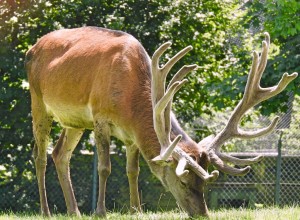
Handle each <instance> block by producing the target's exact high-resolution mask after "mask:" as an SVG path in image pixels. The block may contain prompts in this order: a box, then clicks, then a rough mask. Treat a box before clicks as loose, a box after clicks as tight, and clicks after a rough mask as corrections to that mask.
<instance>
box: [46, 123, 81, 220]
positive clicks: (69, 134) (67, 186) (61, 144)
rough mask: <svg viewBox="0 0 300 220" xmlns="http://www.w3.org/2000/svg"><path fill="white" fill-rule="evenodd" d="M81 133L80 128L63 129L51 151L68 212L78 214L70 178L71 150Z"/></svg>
mask: <svg viewBox="0 0 300 220" xmlns="http://www.w3.org/2000/svg"><path fill="white" fill-rule="evenodd" d="M82 134H83V130H82V129H70V128H68V129H64V130H63V132H62V134H61V136H60V138H59V140H58V142H57V144H56V146H55V149H54V151H53V153H52V157H53V160H54V163H55V166H56V171H57V174H58V179H59V182H60V185H61V188H62V191H63V193H64V197H65V201H66V205H67V209H68V214H69V215H77V216H80V212H79V209H78V206H77V202H76V199H75V196H74V191H73V187H72V183H71V178H70V166H69V164H70V159H71V156H72V152H73V150H74V149H75V147H76V145H77V144H78V142H79V140H80V138H81V136H82Z"/></svg>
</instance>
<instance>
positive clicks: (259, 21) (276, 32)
mask: <svg viewBox="0 0 300 220" xmlns="http://www.w3.org/2000/svg"><path fill="white" fill-rule="evenodd" d="M247 10H248V11H247V14H246V16H245V17H244V21H243V22H244V25H245V27H246V28H250V30H251V31H254V32H255V31H256V30H257V29H258V30H261V29H263V30H264V31H268V32H269V33H270V35H271V40H272V41H273V45H272V47H273V54H271V56H270V59H269V61H268V65H267V68H266V70H265V73H264V76H263V80H262V83H263V85H264V86H272V85H275V84H277V83H278V82H279V80H280V78H281V76H282V74H283V73H284V72H288V73H293V72H300V65H299V63H300V52H299V51H300V35H299V33H300V2H299V1H298V0H288V1H286V0H276V1H272V0H265V1H260V0H254V1H248V3H247ZM258 34H260V33H258ZM299 85H300V79H299V77H298V78H296V80H294V81H293V82H292V83H291V84H290V85H289V86H288V87H287V89H286V90H285V91H284V92H283V93H281V94H280V95H278V96H276V98H273V99H270V100H269V101H268V102H266V103H264V104H263V106H262V109H261V111H262V113H263V114H267V115H269V114H270V113H272V112H277V111H279V110H281V111H285V110H286V108H287V106H286V105H285V103H286V101H287V100H288V94H289V93H290V92H293V93H294V94H299V92H300V91H299Z"/></svg>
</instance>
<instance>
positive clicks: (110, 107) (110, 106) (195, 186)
mask: <svg viewBox="0 0 300 220" xmlns="http://www.w3.org/2000/svg"><path fill="white" fill-rule="evenodd" d="M269 44H270V40H269V35H268V34H266V40H265V41H264V42H263V49H262V53H261V56H259V55H258V53H257V52H254V54H253V64H252V68H251V71H250V73H249V77H248V81H247V85H246V89H245V93H244V97H243V98H242V100H241V101H240V103H239V104H238V105H237V107H236V108H235V110H234V111H233V113H232V115H231V117H230V119H229V121H228V123H227V125H226V126H225V128H224V129H223V130H222V131H221V132H220V133H218V134H217V135H216V136H209V137H207V138H205V139H204V140H203V141H201V142H200V143H199V144H197V143H195V142H194V141H193V140H192V139H191V138H190V137H189V136H188V135H187V134H186V133H185V132H184V131H183V130H182V128H181V127H180V126H179V124H178V122H177V120H176V117H175V115H174V114H173V113H172V111H171V106H172V98H173V95H174V94H175V93H176V92H177V91H178V90H179V88H180V87H181V86H182V85H183V84H184V83H185V82H186V80H185V79H183V78H184V76H185V75H186V74H187V73H188V72H190V71H191V70H193V69H195V68H196V65H189V66H184V67H183V68H181V69H180V70H179V71H178V72H177V74H175V76H174V77H173V79H172V80H171V82H170V84H169V85H168V87H167V88H166V89H165V80H166V76H167V74H168V72H169V71H170V69H171V68H172V66H173V65H174V64H175V63H176V62H177V61H178V60H179V59H181V58H182V57H183V56H184V55H185V54H186V53H187V52H188V51H190V50H191V49H192V47H191V46H189V47H187V48H185V49H183V50H182V51H180V52H179V53H178V54H176V55H175V56H174V57H173V58H172V59H170V60H169V61H168V62H167V63H166V64H165V65H164V66H163V67H159V58H160V57H161V56H162V54H163V53H164V52H165V51H166V49H167V48H169V47H170V43H165V44H163V45H162V46H161V47H159V48H158V49H157V51H156V52H155V53H154V55H153V58H152V60H151V59H150V58H149V56H148V55H147V53H146V51H145V50H144V48H143V46H142V45H141V44H140V43H139V42H138V41H137V40H136V39H135V38H134V37H132V36H131V35H129V34H126V33H123V32H120V31H112V30H108V29H104V28H95V27H83V28H76V29H64V30H58V31H54V32H52V33H50V34H47V35H45V36H44V37H42V38H41V39H40V40H39V41H38V42H37V43H36V44H35V45H34V46H33V47H32V48H31V49H30V50H29V51H28V52H27V54H26V67H27V72H28V80H29V83H30V93H31V105H32V117H33V131H34V137H35V141H36V145H35V148H34V158H35V164H36V175H37V179H38V187H39V194H40V203H41V212H42V213H43V214H44V215H46V216H49V215H50V212H49V208H48V204H47V197H46V188H45V171H46V154H47V150H46V149H47V146H48V141H49V133H50V129H51V124H52V121H53V120H56V121H58V122H59V123H60V124H61V125H62V127H63V128H64V129H63V131H62V134H61V136H60V138H59V140H58V142H57V144H56V146H55V149H54V151H53V154H52V156H53V160H54V162H55V166H56V170H57V173H58V178H59V181H60V184H61V187H62V190H63V193H64V197H65V201H66V205H67V209H68V213H69V214H75V215H80V212H79V210H78V207H77V203H76V199H75V197H74V193H73V188H72V184H71V179H70V168H69V162H70V158H71V154H72V152H73V150H74V148H75V147H76V145H77V143H78V141H79V140H80V138H81V136H82V133H83V131H84V130H85V129H93V130H94V132H95V140H96V145H97V150H98V159H99V164H98V171H99V198H98V203H97V209H96V214H97V215H100V216H105V215H106V208H105V189H106V181H107V178H108V176H109V174H110V172H111V164H110V157H109V145H110V136H115V137H117V138H119V139H120V140H122V141H123V142H124V143H125V144H126V146H127V149H126V156H127V167H126V168H127V175H128V181H129V187H130V206H131V210H132V211H140V210H141V206H140V200H139V194H138V184H137V182H138V174H139V162H138V158H139V153H141V154H142V155H143V157H144V158H145V160H146V161H147V162H148V165H149V166H150V168H151V170H152V172H153V173H154V175H155V176H157V178H158V179H159V180H160V181H161V182H162V184H163V185H164V186H165V187H166V188H167V189H168V190H170V191H171V193H172V194H173V195H174V197H175V199H176V200H177V202H178V203H179V205H180V206H181V207H182V208H183V209H184V210H186V211H187V213H188V214H189V215H190V216H197V215H204V216H205V215H208V210H207V206H206V203H205V199H204V194H203V191H204V186H205V183H206V182H208V181H214V180H215V179H216V178H217V177H218V175H219V172H218V171H217V170H215V171H213V172H212V173H210V174H209V173H208V172H207V167H208V165H209V164H212V165H214V166H215V167H216V168H217V169H218V170H220V171H222V172H225V173H228V174H232V175H245V174H246V173H247V172H249V170H250V167H249V166H247V167H245V168H241V169H238V168H234V167H231V166H229V165H227V162H230V163H233V164H236V165H250V164H253V163H256V162H258V161H260V160H261V159H262V157H261V156H259V157H256V158H252V159H238V158H234V157H231V156H228V155H226V154H223V153H221V152H220V148H221V147H222V145H223V144H224V143H225V141H227V140H229V139H230V138H235V137H239V138H253V137H258V136H261V135H264V134H266V133H268V132H271V131H272V130H273V129H274V128H275V126H276V123H277V121H278V117H276V118H275V119H274V120H273V122H272V123H271V124H270V126H268V127H267V128H264V129H261V130H259V131H253V132H249V131H243V130H241V129H240V128H239V122H240V120H241V118H242V116H243V115H244V113H245V112H246V111H247V110H248V109H249V108H251V107H253V106H255V105H256V104H258V103H260V102H261V101H263V100H266V99H268V98H270V97H272V96H274V95H276V94H278V93H279V92H281V91H282V90H283V89H284V88H285V87H286V86H287V84H288V83H289V82H291V81H292V80H293V79H294V78H295V77H296V76H297V73H293V74H291V75H288V74H284V75H283V77H282V79H281V81H280V82H279V84H278V85H277V86H274V87H271V88H261V87H260V85H259V83H260V79H261V76H262V73H263V71H264V69H265V67H266V61H267V53H268V48H269Z"/></svg>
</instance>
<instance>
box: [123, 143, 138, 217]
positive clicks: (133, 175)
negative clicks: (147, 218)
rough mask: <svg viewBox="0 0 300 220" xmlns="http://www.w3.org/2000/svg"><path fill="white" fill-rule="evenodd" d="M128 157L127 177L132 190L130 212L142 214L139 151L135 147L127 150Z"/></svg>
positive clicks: (132, 146)
mask: <svg viewBox="0 0 300 220" xmlns="http://www.w3.org/2000/svg"><path fill="white" fill-rule="evenodd" d="M126 157H127V164H126V170H127V177H128V182H129V190H130V212H131V213H134V212H141V211H142V209H141V203H140V198H139V191H138V176H139V171H140V168H139V150H138V148H137V147H136V146H135V145H131V146H129V147H127V148H126Z"/></svg>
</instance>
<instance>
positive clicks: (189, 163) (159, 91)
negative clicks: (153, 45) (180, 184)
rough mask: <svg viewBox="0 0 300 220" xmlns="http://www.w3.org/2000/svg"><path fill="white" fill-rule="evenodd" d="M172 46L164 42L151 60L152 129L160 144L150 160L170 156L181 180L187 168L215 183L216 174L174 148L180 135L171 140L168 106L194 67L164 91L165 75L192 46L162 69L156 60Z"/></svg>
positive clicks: (179, 74) (177, 76) (183, 70)
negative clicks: (159, 147) (159, 148)
mask: <svg viewBox="0 0 300 220" xmlns="http://www.w3.org/2000/svg"><path fill="white" fill-rule="evenodd" d="M170 46H171V43H169V42H167V43H165V44H163V45H161V46H160V47H159V48H158V49H157V50H156V51H155V53H154V55H153V57H152V85H151V94H152V105H153V121H154V129H155V132H156V134H157V137H158V140H159V143H160V145H161V151H160V155H158V156H157V157H155V158H154V159H153V161H166V160H167V159H168V158H169V157H170V156H171V155H172V156H173V157H174V158H175V159H176V160H177V161H178V166H177V169H176V174H177V175H178V176H179V177H183V176H185V175H187V174H188V172H189V171H188V170H185V168H186V167H189V168H190V169H191V170H193V171H194V172H195V173H196V174H197V175H198V176H200V177H201V178H202V179H203V180H207V181H213V180H215V179H216V178H217V177H218V175H219V172H218V171H214V172H212V174H208V173H207V172H206V171H205V170H204V169H203V168H202V167H201V166H200V165H198V164H197V163H196V162H195V161H194V160H193V159H192V158H191V157H190V156H189V155H187V154H186V153H185V152H184V151H183V150H181V148H180V147H177V144H178V142H179V141H180V140H181V135H178V136H177V137H176V138H175V139H174V140H173V141H171V139H170V132H171V106H172V100H173V97H174V95H175V93H176V92H177V91H178V90H179V89H180V88H181V87H182V86H183V84H184V83H185V82H187V80H186V79H183V78H184V77H185V76H186V74H187V73H189V72H190V71H192V70H193V69H195V68H196V67H197V65H185V66H183V67H182V68H181V69H180V70H179V71H178V72H177V73H176V74H175V75H174V77H173V78H172V80H171V81H170V84H169V85H168V87H167V90H165V88H166V86H165V84H166V76H167V74H168V73H169V71H170V70H171V68H172V67H173V66H174V64H175V63H176V62H177V61H178V60H180V59H181V58H182V57H183V56H184V55H185V54H186V53H187V52H189V51H190V50H191V49H192V47H191V46H188V47H186V48H184V49H183V50H181V51H180V52H179V53H177V54H176V55H175V56H174V57H173V58H171V59H170V60H169V61H168V62H167V63H166V64H165V65H164V66H163V67H161V68H160V67H159V58H160V57H161V55H162V54H163V53H164V52H165V51H166V50H167V49H168V48H169V47H170Z"/></svg>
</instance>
